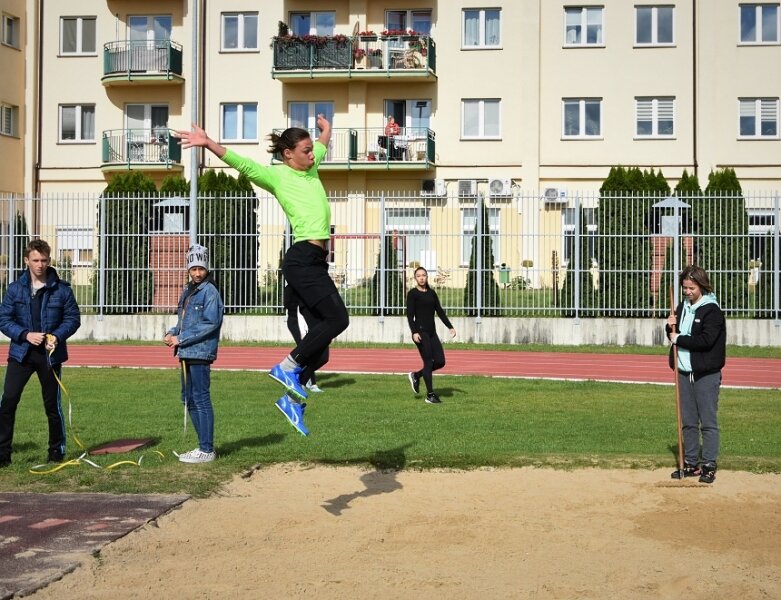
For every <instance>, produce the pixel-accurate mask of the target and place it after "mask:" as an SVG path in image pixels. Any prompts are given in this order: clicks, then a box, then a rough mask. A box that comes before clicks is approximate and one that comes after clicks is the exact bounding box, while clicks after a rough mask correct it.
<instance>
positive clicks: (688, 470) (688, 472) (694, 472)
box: [670, 462, 701, 479]
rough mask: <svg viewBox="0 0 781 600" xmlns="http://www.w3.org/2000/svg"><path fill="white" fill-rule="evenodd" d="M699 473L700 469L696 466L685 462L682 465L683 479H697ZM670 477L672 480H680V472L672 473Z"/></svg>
mask: <svg viewBox="0 0 781 600" xmlns="http://www.w3.org/2000/svg"><path fill="white" fill-rule="evenodd" d="M700 473H701V471H700V468H699V467H698V466H697V465H692V464H689V463H687V462H685V463H683V476H684V477H697V476H698V475H699V474H700ZM670 477H672V478H673V479H680V478H681V472H680V471H673V472H672V473H670Z"/></svg>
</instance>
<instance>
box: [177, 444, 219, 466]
mask: <svg viewBox="0 0 781 600" xmlns="http://www.w3.org/2000/svg"><path fill="white" fill-rule="evenodd" d="M215 458H217V453H216V452H201V450H200V448H196V449H195V450H190V451H189V452H185V453H184V454H180V455H179V460H180V462H183V463H207V462H211V461H213V460H214V459H215Z"/></svg>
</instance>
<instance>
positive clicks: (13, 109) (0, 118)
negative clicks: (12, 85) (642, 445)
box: [0, 102, 19, 137]
mask: <svg viewBox="0 0 781 600" xmlns="http://www.w3.org/2000/svg"><path fill="white" fill-rule="evenodd" d="M0 135H7V136H9V137H19V107H18V106H13V105H12V104H6V103H5V102H3V103H0Z"/></svg>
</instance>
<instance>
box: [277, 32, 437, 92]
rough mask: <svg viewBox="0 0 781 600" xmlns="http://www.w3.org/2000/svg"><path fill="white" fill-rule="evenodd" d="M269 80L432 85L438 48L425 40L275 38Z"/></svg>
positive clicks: (415, 37)
mask: <svg viewBox="0 0 781 600" xmlns="http://www.w3.org/2000/svg"><path fill="white" fill-rule="evenodd" d="M273 50H274V64H273V67H272V70H271V76H272V77H273V78H274V79H279V80H280V81H287V82H302V83H303V82H309V81H313V80H326V81H347V80H360V81H372V80H375V81H382V80H393V81H394V82H398V81H422V82H425V81H435V80H436V78H437V75H436V56H437V46H436V44H435V43H434V40H433V39H432V38H431V37H429V36H426V35H404V36H392V37H379V36H365V37H358V36H356V37H354V38H348V37H344V36H340V37H335V38H323V37H316V36H307V37H296V36H286V37H278V38H275V39H274V42H273Z"/></svg>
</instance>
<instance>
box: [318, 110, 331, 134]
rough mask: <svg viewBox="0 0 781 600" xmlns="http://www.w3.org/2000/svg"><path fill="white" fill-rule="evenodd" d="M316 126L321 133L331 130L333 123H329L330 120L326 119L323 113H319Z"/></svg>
mask: <svg viewBox="0 0 781 600" xmlns="http://www.w3.org/2000/svg"><path fill="white" fill-rule="evenodd" d="M316 125H317V128H318V129H319V130H320V131H325V130H326V129H330V128H331V123H329V122H328V119H326V118H325V115H324V114H323V113H318V115H317V121H316Z"/></svg>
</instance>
